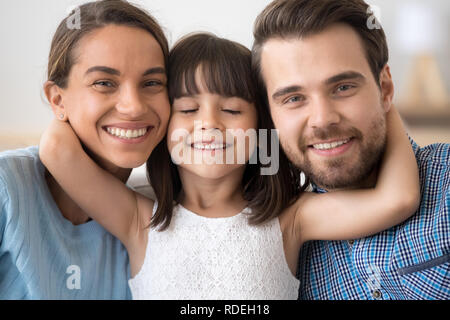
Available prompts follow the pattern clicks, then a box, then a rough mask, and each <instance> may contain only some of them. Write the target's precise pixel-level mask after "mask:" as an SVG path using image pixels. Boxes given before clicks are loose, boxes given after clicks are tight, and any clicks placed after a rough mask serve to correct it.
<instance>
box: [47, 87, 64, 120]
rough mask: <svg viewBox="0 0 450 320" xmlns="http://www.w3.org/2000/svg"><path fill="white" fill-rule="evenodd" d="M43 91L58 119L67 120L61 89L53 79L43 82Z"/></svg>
mask: <svg viewBox="0 0 450 320" xmlns="http://www.w3.org/2000/svg"><path fill="white" fill-rule="evenodd" d="M44 93H45V96H46V97H47V100H48V102H49V103H50V106H51V107H52V110H53V114H54V115H55V117H56V118H57V119H58V120H61V121H67V114H66V110H65V108H64V105H63V98H62V89H61V88H60V87H58V85H57V84H56V83H54V82H53V81H47V82H46V83H45V84H44Z"/></svg>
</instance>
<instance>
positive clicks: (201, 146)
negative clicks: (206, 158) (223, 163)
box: [193, 143, 227, 150]
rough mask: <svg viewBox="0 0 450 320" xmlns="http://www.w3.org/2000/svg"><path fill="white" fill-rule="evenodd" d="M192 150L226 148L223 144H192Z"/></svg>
mask: <svg viewBox="0 0 450 320" xmlns="http://www.w3.org/2000/svg"><path fill="white" fill-rule="evenodd" d="M193 147H194V149H198V150H219V149H225V148H226V147H227V145H226V144H224V143H208V144H203V143H194V144H193Z"/></svg>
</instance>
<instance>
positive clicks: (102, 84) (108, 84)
mask: <svg viewBox="0 0 450 320" xmlns="http://www.w3.org/2000/svg"><path fill="white" fill-rule="evenodd" d="M94 86H99V87H106V88H112V87H114V84H113V83H112V82H111V81H104V80H102V81H96V82H94Z"/></svg>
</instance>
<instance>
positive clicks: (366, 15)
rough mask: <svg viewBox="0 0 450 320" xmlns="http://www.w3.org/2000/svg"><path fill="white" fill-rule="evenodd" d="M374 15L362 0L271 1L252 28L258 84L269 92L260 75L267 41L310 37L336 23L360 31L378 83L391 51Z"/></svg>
mask: <svg viewBox="0 0 450 320" xmlns="http://www.w3.org/2000/svg"><path fill="white" fill-rule="evenodd" d="M373 18H375V16H374V15H373V13H372V11H371V10H370V7H369V5H368V4H367V3H365V2H364V1H363V0H314V1H311V0H275V1H273V2H271V3H270V4H269V5H268V6H267V7H266V8H265V9H264V10H263V11H262V12H261V13H260V14H259V15H258V17H257V18H256V21H255V25H254V29H253V36H254V43H253V49H252V65H253V70H254V72H255V73H256V74H257V75H258V82H259V85H260V86H261V87H262V88H263V89H264V91H266V88H265V84H264V80H263V79H262V75H261V50H262V47H263V46H264V44H265V43H266V42H267V41H268V40H270V39H274V38H281V39H289V38H297V39H300V38H302V37H308V36H311V35H314V34H317V33H319V32H321V31H323V30H324V29H326V28H327V27H329V26H331V25H332V24H335V23H345V24H347V25H349V26H350V27H352V28H353V29H354V30H355V31H356V32H357V33H358V35H359V37H360V39H361V41H362V44H363V47H364V49H365V50H366V57H367V61H368V62H369V66H370V68H371V71H372V73H373V76H374V78H375V80H376V82H377V84H379V77H380V72H381V70H382V69H383V68H384V66H385V65H386V63H387V62H388V58H389V51H388V46H387V42H386V36H385V33H384V31H383V29H382V28H381V26H380V24H379V23H378V22H377V23H374V21H372V20H371V19H373ZM369 22H372V23H371V24H370V23H369ZM265 99H267V95H266V97H265Z"/></svg>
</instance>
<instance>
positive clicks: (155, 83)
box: [145, 80, 162, 87]
mask: <svg viewBox="0 0 450 320" xmlns="http://www.w3.org/2000/svg"><path fill="white" fill-rule="evenodd" d="M160 85H162V82H161V81H157V80H151V81H147V82H145V86H146V87H155V86H160Z"/></svg>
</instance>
